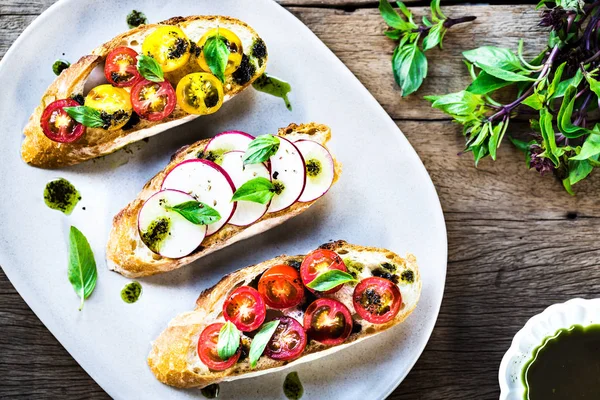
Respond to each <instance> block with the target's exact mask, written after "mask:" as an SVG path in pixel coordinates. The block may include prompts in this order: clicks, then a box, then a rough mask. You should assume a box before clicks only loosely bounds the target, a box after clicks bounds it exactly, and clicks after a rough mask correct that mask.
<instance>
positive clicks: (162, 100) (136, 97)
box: [131, 79, 177, 121]
mask: <svg viewBox="0 0 600 400" xmlns="http://www.w3.org/2000/svg"><path fill="white" fill-rule="evenodd" d="M131 103H132V105H133V110H134V111H135V112H136V113H137V114H138V115H139V116H140V117H141V118H144V119H147V120H149V121H160V120H161V119H164V118H166V117H168V116H169V115H171V113H172V112H173V110H174V109H175V106H176V105H177V98H176V96H175V90H174V89H173V86H171V84H170V83H169V82H168V81H163V82H151V81H149V80H146V79H141V80H139V81H138V82H136V84H135V85H133V87H132V88H131Z"/></svg>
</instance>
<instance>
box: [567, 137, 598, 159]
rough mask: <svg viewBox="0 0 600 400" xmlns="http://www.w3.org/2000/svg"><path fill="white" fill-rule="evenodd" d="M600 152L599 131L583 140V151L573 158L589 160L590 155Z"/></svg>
mask: <svg viewBox="0 0 600 400" xmlns="http://www.w3.org/2000/svg"><path fill="white" fill-rule="evenodd" d="M598 154H600V135H599V134H598V133H592V134H590V135H589V136H588V137H587V138H586V139H585V142H583V146H581V151H580V152H579V154H577V155H576V156H575V157H571V160H587V159H588V158H590V157H593V156H596V155H598Z"/></svg>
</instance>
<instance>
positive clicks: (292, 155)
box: [268, 137, 306, 212]
mask: <svg viewBox="0 0 600 400" xmlns="http://www.w3.org/2000/svg"><path fill="white" fill-rule="evenodd" d="M279 142H280V144H279V150H277V153H275V154H274V155H273V156H271V158H270V161H271V181H272V182H273V184H274V185H275V187H276V188H277V189H278V194H276V195H275V196H273V199H272V200H271V204H270V205H269V209H268V212H277V211H281V210H283V209H286V208H288V207H289V206H291V205H292V204H294V203H295V202H296V200H298V198H299V197H300V195H301V194H302V192H303V191H304V185H305V184H306V167H305V165H304V159H303V158H302V154H300V151H299V150H298V148H297V147H296V146H295V145H294V144H293V143H292V142H290V141H289V140H287V139H285V138H282V137H279Z"/></svg>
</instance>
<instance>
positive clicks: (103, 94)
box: [84, 83, 133, 131]
mask: <svg viewBox="0 0 600 400" xmlns="http://www.w3.org/2000/svg"><path fill="white" fill-rule="evenodd" d="M84 104H85V105H86V106H88V107H92V108H93V109H96V110H98V111H100V113H102V119H103V120H105V121H107V124H108V125H107V126H108V130H109V131H112V130H115V129H119V128H121V127H123V125H125V124H126V123H127V121H129V118H130V117H131V112H132V110H133V109H132V107H131V99H130V98H129V92H128V91H127V90H125V89H123V88H118V87H114V86H112V85H109V84H108V83H106V84H103V85H98V86H96V87H95V88H93V89H92V90H90V92H89V93H88V94H87V96H85V103H84Z"/></svg>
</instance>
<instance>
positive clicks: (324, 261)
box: [300, 249, 348, 294]
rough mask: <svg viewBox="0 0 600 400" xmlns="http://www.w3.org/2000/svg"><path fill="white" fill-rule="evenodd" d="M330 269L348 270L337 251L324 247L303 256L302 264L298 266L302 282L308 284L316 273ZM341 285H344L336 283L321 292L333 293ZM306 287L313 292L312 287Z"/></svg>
mask: <svg viewBox="0 0 600 400" xmlns="http://www.w3.org/2000/svg"><path fill="white" fill-rule="evenodd" d="M332 269H338V270H340V271H344V272H348V270H347V269H346V264H344V261H342V258H341V257H340V256H338V255H337V253H335V252H333V251H331V250H325V249H318V250H315V251H313V252H311V253H309V254H308V255H307V256H306V257H304V260H303V261H302V265H301V266H300V275H301V276H302V283H304V285H308V284H309V283H310V282H312V281H313V280H314V279H315V278H316V277H317V275H320V274H322V273H323V272H326V271H329V270H332ZM342 286H344V285H343V284H342V285H338V286H336V287H334V288H333V289H330V290H328V291H326V292H323V293H326V294H329V293H335V292H337V291H338V290H340V289H341V288H342ZM307 289H308V290H310V291H311V292H313V293H314V290H313V289H311V288H309V287H307Z"/></svg>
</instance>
